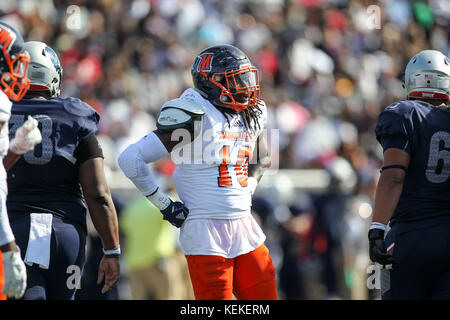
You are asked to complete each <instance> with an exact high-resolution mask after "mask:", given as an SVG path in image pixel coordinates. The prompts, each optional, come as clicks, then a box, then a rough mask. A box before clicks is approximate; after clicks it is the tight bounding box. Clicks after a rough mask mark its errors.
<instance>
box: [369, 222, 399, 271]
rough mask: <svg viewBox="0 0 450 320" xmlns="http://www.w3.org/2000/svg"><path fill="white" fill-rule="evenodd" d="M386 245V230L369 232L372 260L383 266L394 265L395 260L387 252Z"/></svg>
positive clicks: (371, 230)
mask: <svg viewBox="0 0 450 320" xmlns="http://www.w3.org/2000/svg"><path fill="white" fill-rule="evenodd" d="M386 251H387V248H386V243H385V242H384V230H382V229H370V230H369V254H370V260H372V261H373V262H377V263H379V264H381V265H383V266H386V265H392V264H393V263H394V258H393V257H392V254H389V253H387V252H386Z"/></svg>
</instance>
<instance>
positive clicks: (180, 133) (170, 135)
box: [153, 123, 200, 153]
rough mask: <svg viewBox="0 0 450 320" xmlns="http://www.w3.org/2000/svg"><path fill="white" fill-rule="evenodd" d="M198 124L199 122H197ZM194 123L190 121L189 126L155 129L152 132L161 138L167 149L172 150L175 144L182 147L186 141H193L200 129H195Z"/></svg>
mask: <svg viewBox="0 0 450 320" xmlns="http://www.w3.org/2000/svg"><path fill="white" fill-rule="evenodd" d="M199 124H200V123H199ZM197 128H198V127H197V126H196V124H195V123H191V124H190V126H188V127H186V128H184V129H176V130H168V131H161V130H159V129H158V130H155V131H153V133H154V134H156V136H157V137H158V138H159V139H160V140H161V142H162V144H163V145H164V147H166V149H167V151H169V153H170V152H172V150H173V148H174V147H175V146H177V147H182V146H183V145H186V144H188V143H191V142H192V141H194V139H195V137H196V136H197V135H198V134H199V131H200V130H197Z"/></svg>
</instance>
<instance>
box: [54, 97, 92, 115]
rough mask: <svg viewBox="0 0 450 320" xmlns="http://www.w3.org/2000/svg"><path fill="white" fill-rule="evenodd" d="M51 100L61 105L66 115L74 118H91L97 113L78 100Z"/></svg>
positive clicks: (70, 98) (71, 98)
mask: <svg viewBox="0 0 450 320" xmlns="http://www.w3.org/2000/svg"><path fill="white" fill-rule="evenodd" d="M51 100H52V101H56V102H59V103H62V105H63V106H64V109H65V110H66V111H67V112H68V113H70V114H73V115H76V116H81V117H91V116H94V115H95V114H96V113H97V111H95V109H94V108H92V107H91V106H90V105H88V104H87V103H86V102H84V101H81V100H80V99H78V98H73V97H69V98H52V99H51Z"/></svg>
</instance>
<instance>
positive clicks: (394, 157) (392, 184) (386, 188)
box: [373, 148, 410, 224]
mask: <svg viewBox="0 0 450 320" xmlns="http://www.w3.org/2000/svg"><path fill="white" fill-rule="evenodd" d="M409 161H410V156H409V154H408V153H407V152H405V151H403V150H401V149H397V148H390V149H387V150H386V151H385V152H384V164H383V168H385V169H383V170H382V172H381V176H380V180H379V182H378V186H377V191H376V195H375V208H374V213H373V222H378V223H383V224H387V223H388V222H389V220H390V219H391V217H392V214H393V213H394V210H395V207H396V206H397V203H398V199H399V198H400V195H401V193H402V189H403V181H404V180H405V175H406V171H405V170H406V169H407V168H408V166H409ZM391 166H394V167H391ZM397 166H401V167H403V168H405V169H402V168H399V167H397Z"/></svg>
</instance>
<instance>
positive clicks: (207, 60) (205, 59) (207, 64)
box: [197, 53, 213, 71]
mask: <svg viewBox="0 0 450 320" xmlns="http://www.w3.org/2000/svg"><path fill="white" fill-rule="evenodd" d="M212 60H213V55H212V54H211V53H205V54H202V55H201V56H199V57H198V65H197V71H211V64H212Z"/></svg>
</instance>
